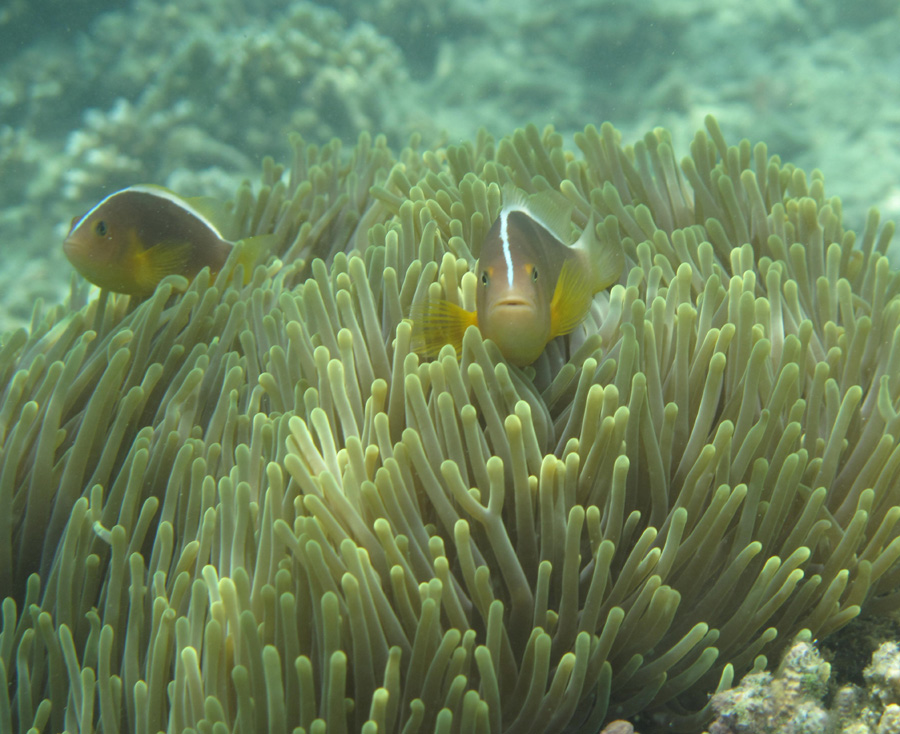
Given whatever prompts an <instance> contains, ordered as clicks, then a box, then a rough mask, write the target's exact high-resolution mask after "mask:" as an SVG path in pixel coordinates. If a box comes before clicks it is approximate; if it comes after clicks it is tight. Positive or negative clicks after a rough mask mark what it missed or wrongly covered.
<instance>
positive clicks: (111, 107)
mask: <svg viewBox="0 0 900 734" xmlns="http://www.w3.org/2000/svg"><path fill="white" fill-rule="evenodd" d="M898 12H900V11H898V10H897V9H896V5H895V4H893V3H890V2H875V3H866V4H862V3H849V4H847V3H841V2H838V0H830V1H829V2H824V1H823V2H811V1H810V2H800V1H788V0H781V1H779V2H771V1H770V0H756V1H755V2H736V1H735V2H713V1H712V0H690V1H688V0H685V1H677V2H671V1H669V0H656V1H649V0H648V1H645V2H584V1H574V2H564V3H556V4H552V5H551V4H550V3H547V2H544V1H538V0H525V1H524V2H522V1H520V0H516V1H515V2H508V1H506V0H503V1H501V0H487V1H481V2H476V1H474V0H466V1H460V0H446V1H443V2H436V3H422V2H413V1H410V0H385V1H384V2H378V3H372V2H363V1H361V0H357V1H355V2H351V1H350V0H335V2H332V3H325V4H320V5H316V4H310V3H288V2H262V1H260V2H253V3H238V2H219V1H218V0H194V1H193V2H187V3H177V4H176V3H168V4H167V3H159V2H154V1H151V0H137V1H136V2H132V3H127V4H122V3H103V2H99V1H93V2H82V3H77V4H73V5H71V6H62V5H61V4H59V6H58V7H57V5H55V4H28V3H25V2H22V1H16V2H12V3H10V4H7V6H6V7H5V8H4V9H2V10H0V241H2V243H3V246H4V249H5V250H6V252H7V256H6V257H5V258H4V259H5V266H6V267H5V269H4V270H5V272H4V273H3V275H2V279H0V285H2V286H3V291H4V298H3V304H2V309H0V311H2V315H0V326H2V325H3V324H7V323H9V322H16V321H18V320H21V319H22V318H23V317H24V316H25V315H27V314H28V313H30V310H31V303H32V302H33V301H34V299H35V298H36V297H37V296H43V297H44V298H45V299H47V300H49V301H52V300H54V299H55V298H58V297H59V296H60V294H61V293H62V292H63V290H64V289H65V288H66V287H67V285H66V283H67V281H66V278H65V277H64V276H66V274H67V273H68V272H69V271H68V269H67V264H66V263H65V262H64V261H63V260H62V259H61V256H60V251H59V243H60V240H61V237H62V235H63V234H64V233H65V231H66V228H67V225H68V223H69V222H70V221H71V219H72V218H73V217H74V216H77V215H80V214H82V213H83V212H84V211H86V210H87V209H88V208H89V207H90V206H91V205H92V204H93V203H95V202H96V201H98V200H99V199H100V198H102V197H103V196H105V195H106V194H107V193H109V192H111V191H115V190H117V189H119V188H122V187H124V186H127V185H129V184H132V183H138V182H152V183H159V184H166V185H169V186H170V187H172V188H175V189H176V190H178V191H180V192H182V193H185V194H218V195H228V194H230V193H231V192H232V191H233V189H234V186H235V184H236V183H237V182H239V181H240V180H241V179H242V178H244V177H246V176H253V175H255V171H256V170H257V167H258V164H259V161H260V158H261V157H262V156H263V155H272V156H274V157H275V158H276V160H283V159H285V158H286V156H287V143H286V135H287V133H288V132H289V131H291V130H296V131H299V132H300V133H302V134H303V135H304V137H306V138H307V139H308V140H309V141H311V142H319V143H321V142H325V141H327V140H329V139H330V138H331V137H333V136H337V137H340V138H343V139H345V140H347V141H353V140H354V139H355V138H356V136H357V135H358V134H359V132H360V131H362V130H369V131H373V132H381V133H384V134H385V135H387V137H388V139H389V140H390V142H391V143H392V144H393V145H394V146H395V147H399V146H401V145H402V144H403V143H404V142H405V141H406V140H407V139H408V137H409V135H410V134H411V133H413V132H419V133H421V134H422V136H423V142H424V143H425V144H437V143H440V142H443V141H451V142H452V141H458V140H461V139H466V138H471V137H472V136H473V135H474V134H475V131H476V130H477V129H478V128H479V127H481V126H484V127H486V128H487V129H488V130H489V131H490V132H491V133H492V134H494V135H495V136H498V137H499V136H501V135H504V134H506V133H508V132H511V131H512V130H513V129H515V128H516V127H519V126H521V125H523V124H524V123H526V122H529V121H532V122H535V123H536V124H538V125H539V126H543V125H554V126H555V127H556V128H557V129H558V130H561V131H563V132H565V133H571V132H573V131H575V130H578V129H580V128H582V127H583V126H584V125H585V124H588V123H596V124H599V123H600V122H602V121H604V120H609V121H611V122H613V124H615V125H616V127H618V128H619V129H620V130H622V131H623V136H624V138H625V140H626V141H628V140H631V139H634V138H636V137H638V136H639V135H642V134H643V133H644V132H646V131H647V130H649V129H652V128H653V127H656V126H664V127H668V128H670V129H671V130H672V132H673V135H674V138H675V141H676V144H677V145H679V146H680V147H681V149H682V151H686V146H687V144H688V142H689V141H690V139H691V136H692V135H693V132H694V131H695V130H696V129H697V128H699V127H700V126H701V124H702V120H703V117H704V116H705V115H706V114H708V113H713V114H715V115H716V116H717V118H718V119H719V122H720V124H721V126H722V128H723V131H724V132H725V134H726V136H727V137H728V138H729V139H730V140H737V139H739V138H741V137H749V138H750V139H751V140H754V141H756V140H764V141H766V142H767V143H768V144H769V149H770V151H771V152H776V153H778V154H780V155H781V156H782V158H783V159H784V160H790V161H792V162H795V163H796V164H798V165H799V166H801V167H804V168H807V169H811V168H815V167H818V168H821V169H822V170H823V171H824V172H825V175H826V181H827V184H828V188H829V192H830V193H831V194H837V195H840V196H841V197H842V199H843V202H844V207H845V214H846V220H847V223H848V224H849V225H850V226H858V225H859V224H861V222H862V219H863V216H864V213H865V211H866V209H867V208H868V207H869V206H872V205H877V206H879V207H880V208H881V209H882V212H883V213H884V214H885V215H886V216H896V215H897V214H898V213H900V184H898V176H897V171H900V144H898V142H897V140H898V133H900V110H898V106H897V99H900V89H898V85H900V82H898V79H900V73H898V72H900V44H897V43H896V37H897V31H898V29H900V18H898ZM23 272H24V273H25V275H26V277H24V278H23V277H22V274H23Z"/></svg>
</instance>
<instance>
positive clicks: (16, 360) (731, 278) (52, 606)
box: [0, 119, 900, 734]
mask: <svg viewBox="0 0 900 734" xmlns="http://www.w3.org/2000/svg"><path fill="white" fill-rule="evenodd" d="M414 142H415V141H414ZM575 142H576V144H577V145H578V147H579V149H580V150H581V156H580V157H578V156H576V155H575V154H573V153H572V152H569V151H567V150H565V149H564V147H563V140H562V137H561V136H560V135H558V134H557V133H555V132H554V131H552V130H551V129H547V130H545V131H544V132H543V133H541V132H540V131H539V130H538V129H537V128H535V127H533V126H529V127H527V128H525V129H523V130H517V131H516V132H515V133H514V134H513V135H511V136H510V137H507V138H504V139H502V140H500V141H499V142H498V143H496V144H495V142H494V141H493V140H492V139H491V138H490V137H489V136H487V135H486V134H482V135H480V136H479V137H478V139H477V140H476V141H475V142H473V143H468V144H465V145H462V146H457V147H449V148H446V149H440V150H426V151H424V152H420V151H418V149H417V146H416V145H415V144H413V145H411V146H410V147H409V148H407V149H405V150H404V151H402V152H401V154H400V156H399V159H395V158H394V157H393V156H392V155H391V154H390V152H389V151H388V150H387V148H386V147H385V144H384V141H383V140H382V139H376V140H375V141H372V140H371V139H370V138H369V137H368V136H362V138H361V139H360V142H359V144H358V145H357V147H356V149H355V150H353V151H351V152H350V153H349V154H347V153H345V152H344V151H343V150H342V149H341V148H340V146H339V145H338V144H337V143H333V144H331V145H328V146H325V147H324V148H322V149H321V150H319V149H315V148H312V147H309V148H307V147H306V146H305V145H304V144H303V143H302V141H301V140H299V139H295V141H294V143H295V151H296V155H295V159H294V161H293V163H292V165H291V167H290V171H289V172H285V171H282V170H281V169H280V168H279V167H277V166H275V165H274V164H273V163H272V162H271V161H268V162H267V163H266V166H265V170H264V180H263V187H262V189H261V191H260V193H259V194H258V195H257V196H253V195H252V194H251V192H250V189H249V187H245V188H243V189H242V190H241V191H240V192H239V194H238V196H237V198H236V203H235V208H234V213H235V219H236V222H237V223H238V225H239V226H240V228H241V229H242V231H243V232H244V233H246V234H250V233H256V232H264V231H276V232H279V233H280V234H281V235H282V240H283V242H284V246H283V247H282V248H281V254H280V258H281V259H279V260H275V261H273V262H270V263H268V264H266V265H265V266H260V267H258V268H257V269H256V271H255V272H254V273H253V277H252V278H251V280H250V282H249V284H248V285H246V286H242V285H239V284H240V283H242V282H243V279H242V278H240V277H231V276H232V275H233V272H232V269H233V265H226V267H225V269H223V271H222V272H221V273H219V275H218V276H217V278H216V279H215V282H211V280H210V278H209V277H208V275H207V274H205V273H202V274H201V275H200V276H198V277H197V278H196V279H195V280H194V281H193V282H192V283H190V284H188V283H187V282H185V281H184V280H183V279H180V278H171V279H168V280H166V281H164V282H163V283H162V284H161V285H160V287H159V288H158V290H157V291H156V292H155V293H154V295H153V296H151V297H150V298H149V299H147V300H146V301H145V302H143V303H140V304H135V303H134V302H132V301H130V300H129V299H127V298H122V297H114V296H111V295H109V294H106V293H101V294H100V296H99V297H98V298H95V299H93V300H91V301H90V302H89V303H86V304H83V305H82V304H81V303H80V302H79V298H80V294H81V293H82V292H81V291H80V290H76V292H74V293H73V302H72V304H71V306H70V307H66V308H63V307H60V308H56V309H53V310H51V311H50V312H49V313H48V314H47V315H46V316H42V315H41V314H40V313H39V312H36V314H35V318H34V319H33V323H32V325H31V328H30V329H29V330H20V331H18V332H14V333H12V334H8V335H6V336H5V337H4V339H3V342H2V348H0V385H2V389H0V452H2V457H3V463H2V470H0V502H2V506H3V507H4V508H7V511H6V512H5V514H4V521H3V524H2V531H0V554H2V558H0V574H2V576H0V579H2V582H0V595H6V596H7V598H6V599H5V600H4V602H3V604H2V609H0V611H2V632H0V729H3V730H10V731H12V730H15V729H16V728H18V729H19V730H23V731H24V730H26V729H28V728H29V727H31V726H34V727H36V728H37V729H38V730H44V729H52V730H56V731H60V730H62V729H67V730H70V731H81V732H88V731H95V730H101V731H103V732H105V733H106V734H109V733H110V732H118V731H132V732H156V731H159V730H168V731H196V732H215V733H216V734H218V733H219V732H232V731H233V732H238V731H240V732H244V733H245V734H246V733H247V732H251V731H270V732H285V731H289V730H293V731H306V732H318V733H320V734H324V732H326V731H327V732H329V734H330V733H332V732H354V731H360V732H367V733H372V734H374V732H376V731H377V732H410V733H412V732H448V733H450V732H479V733H480V732H490V733H491V734H499V733H500V732H510V733H511V732H536V733H540V732H561V731H573V732H574V731H585V732H591V731H596V730H598V729H599V728H600V727H601V725H602V723H603V721H604V720H606V719H607V718H611V717H613V716H614V715H615V716H618V717H628V716H631V715H634V714H636V713H638V712H651V713H656V714H659V715H661V716H665V717H666V720H667V721H668V722H669V724H670V725H672V726H675V727H681V728H690V727H692V726H696V725H697V724H698V723H699V722H700V721H702V720H703V719H704V717H706V716H708V715H709V711H708V708H707V706H706V703H707V694H708V693H710V692H712V691H714V690H716V689H717V688H718V689H723V688H726V687H728V686H729V685H730V684H731V682H732V680H733V677H734V675H735V674H738V673H743V672H745V671H748V670H751V669H754V668H755V669H761V668H763V667H764V666H765V663H766V658H765V657H764V655H765V654H771V653H774V652H775V651H777V650H779V649H780V647H779V644H786V643H787V642H788V641H790V639H791V638H792V636H793V635H794V634H795V633H796V632H798V631H799V630H801V629H805V630H808V634H810V635H812V636H815V637H821V636H823V635H826V634H828V633H829V632H831V631H833V630H835V629H837V628H838V627H840V626H841V625H843V624H845V623H846V622H848V621H849V620H850V619H852V618H853V617H855V616H856V615H857V614H858V613H859V612H860V610H861V609H862V608H863V607H865V608H866V609H869V610H884V609H892V608H896V607H897V606H898V596H897V592H896V587H897V583H898V580H900V570H898V569H897V568H896V566H895V562H896V561H897V559H898V557H900V539H898V538H897V535H898V533H897V528H896V525H897V522H898V519H900V507H898V505H900V479H898V477H900V474H898V465H900V447H898V446H897V445H896V444H897V440H898V434H900V414H898V401H900V328H898V327H900V298H897V297H896V296H897V294H898V292H900V274H898V273H896V272H894V271H892V270H891V268H890V266H889V264H888V261H887V259H886V258H885V257H884V256H883V255H884V253H885V250H886V248H887V245H888V242H889V240H890V238H891V235H892V233H893V226H892V225H885V226H883V227H881V228H880V229H879V222H878V216H877V214H875V213H874V212H873V213H872V214H871V215H870V217H869V220H868V221H867V223H866V228H865V231H864V233H863V236H862V238H861V241H860V242H859V243H857V242H856V238H855V235H854V234H853V233H852V232H849V231H844V229H843V228H842V225H841V216H840V203H839V201H838V200H837V199H834V198H826V197H825V194H824V188H823V183H822V178H821V176H820V175H819V174H818V173H813V174H812V176H810V177H809V178H807V176H806V175H805V174H804V173H803V172H802V171H800V170H797V169H795V168H794V167H793V166H791V165H784V164H782V163H781V162H780V161H779V159H778V158H777V156H769V154H768V152H767V150H766V147H765V145H763V144H757V145H756V146H751V145H750V144H749V143H748V142H747V141H743V142H742V143H740V144H739V145H738V146H736V147H729V146H727V145H726V143H725V141H724V140H723V138H722V135H721V133H720V131H719V129H718V127H717V126H716V124H715V122H714V121H713V120H712V119H709V120H708V121H707V131H706V132H699V133H698V134H697V136H696V137H695V139H694V141H693V143H692V146H691V155H690V157H688V158H685V159H684V160H683V161H682V162H681V164H680V166H679V164H678V163H677V162H676V159H675V157H674V155H673V152H672V146H671V141H670V138H669V135H668V134H667V133H666V132H665V131H664V130H655V131H653V132H652V133H649V134H648V135H646V136H645V137H644V139H643V140H641V141H639V142H637V143H636V144H635V145H634V146H629V147H623V146H622V145H621V144H620V140H619V136H618V134H617V133H616V131H615V130H614V129H613V128H612V126H610V125H608V124H605V125H603V126H602V127H601V128H600V130H597V129H595V128H594V127H588V128H586V129H585V131H584V132H583V133H581V134H579V135H577V136H576V139H575ZM507 182H512V183H514V184H515V185H516V186H518V187H520V188H521V189H524V190H525V191H528V192H536V191H540V190H543V189H548V188H552V189H557V190H559V191H561V192H562V194H563V195H564V196H566V197H567V198H568V199H569V200H570V201H571V202H572V204H573V207H574V214H573V222H574V226H575V227H584V226H585V225H586V223H587V222H588V218H589V216H590V214H591V213H592V212H593V213H594V214H595V216H596V217H597V220H598V221H599V222H600V223H599V225H598V236H600V237H603V238H608V239H610V240H614V241H618V242H619V243H620V244H621V245H622V247H623V248H624V251H625V252H626V255H627V257H628V260H629V263H628V265H627V266H626V269H625V273H624V274H623V276H622V281H621V282H620V283H619V284H617V285H615V286H614V287H613V288H612V289H611V291H610V292H609V293H608V294H602V295H600V296H598V298H597V299H596V301H595V304H594V306H593V308H592V311H591V313H590V314H589V316H588V318H587V319H586V321H585V323H584V324H583V325H582V326H581V327H580V328H579V329H578V330H577V331H576V332H575V333H573V334H571V335H568V336H566V337H561V338H559V339H557V340H554V341H553V342H551V344H550V345H548V348H547V350H546V351H545V353H544V354H543V355H542V356H541V357H540V358H539V360H538V361H537V362H536V363H535V364H534V365H533V366H532V367H529V368H526V369H519V368H516V367H513V366H510V365H507V364H506V363H505V362H504V360H503V359H502V357H501V355H500V354H499V352H498V351H497V349H496V348H495V347H494V346H493V345H492V344H491V343H490V342H489V341H484V340H483V339H482V338H481V336H480V334H479V332H478V331H477V329H475V328H472V329H470V330H469V331H468V332H467V333H466V335H465V338H464V342H463V349H462V355H461V357H460V358H457V355H456V354H455V352H454V350H453V349H452V348H451V347H447V348H445V350H444V351H442V352H441V354H440V355H439V357H438V358H437V359H436V360H434V361H431V362H426V361H424V360H422V359H420V358H419V356H418V355H416V354H415V353H414V352H412V351H411V350H410V336H411V326H410V323H409V321H408V320H406V319H405V317H406V316H408V314H409V311H410V306H411V305H412V304H413V303H414V302H418V301H421V300H423V299H425V298H426V297H429V296H430V297H440V298H447V299H450V300H454V301H457V302H460V303H462V304H464V305H466V304H468V303H471V301H472V299H473V294H474V283H473V277H474V276H473V275H472V274H471V272H470V269H471V266H472V264H473V262H474V260H475V258H477V256H478V250H479V247H480V243H481V239H482V237H483V235H484V233H485V232H486V231H487V228H488V227H489V226H490V224H491V222H492V221H493V219H494V218H495V217H496V215H497V212H498V210H499V206H500V189H501V187H502V186H503V185H504V184H505V183H507ZM298 727H299V728H298Z"/></svg>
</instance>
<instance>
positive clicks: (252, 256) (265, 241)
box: [235, 233, 280, 285]
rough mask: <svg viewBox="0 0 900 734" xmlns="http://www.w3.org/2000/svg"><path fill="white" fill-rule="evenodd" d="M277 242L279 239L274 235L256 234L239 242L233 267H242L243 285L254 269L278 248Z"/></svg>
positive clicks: (248, 280) (247, 281) (248, 279)
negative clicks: (239, 247)
mask: <svg viewBox="0 0 900 734" xmlns="http://www.w3.org/2000/svg"><path fill="white" fill-rule="evenodd" d="M279 240H280V237H279V236H278V235H277V234H274V233H272V234H258V235H254V236H253V237H245V238H244V239H242V240H239V242H240V245H241V250H240V252H239V253H238V257H237V262H236V263H235V265H243V266H244V285H247V283H249V282H250V278H251V277H252V275H253V270H254V268H255V267H256V266H257V264H258V263H260V262H262V261H263V260H265V259H266V258H267V257H268V256H269V253H271V252H272V251H273V250H274V249H275V248H276V247H277V246H278V243H279Z"/></svg>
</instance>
